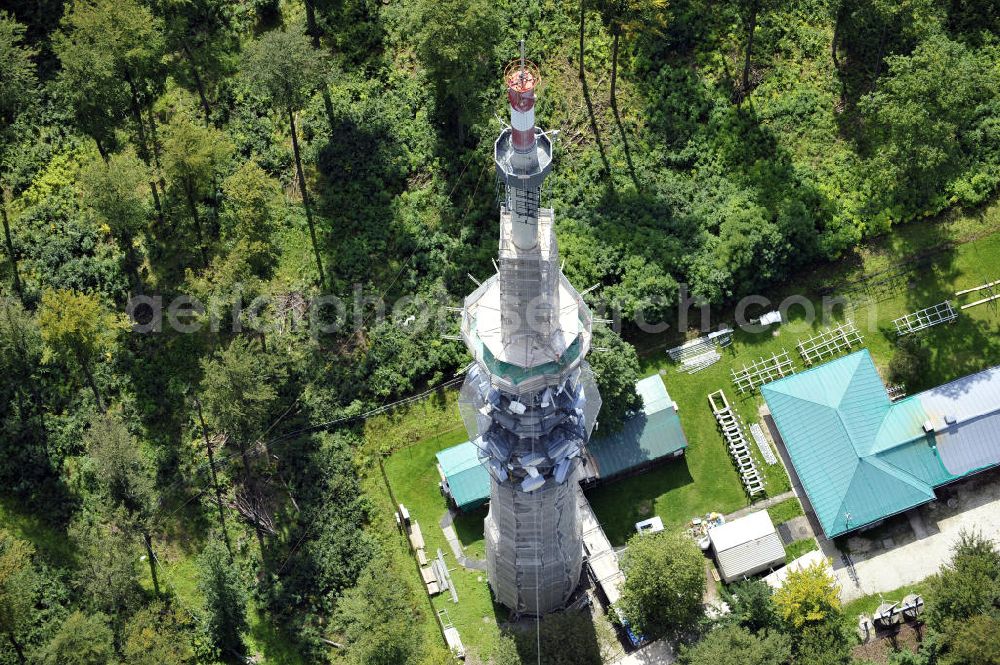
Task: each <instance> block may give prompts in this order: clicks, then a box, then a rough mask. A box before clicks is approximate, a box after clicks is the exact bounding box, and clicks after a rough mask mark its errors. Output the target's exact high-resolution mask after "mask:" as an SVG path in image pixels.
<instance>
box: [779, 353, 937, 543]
mask: <svg viewBox="0 0 1000 665" xmlns="http://www.w3.org/2000/svg"><path fill="white" fill-rule="evenodd" d="M761 393H762V394H763V396H764V399H765V401H766V402H767V404H768V407H769V408H770V410H771V415H772V417H773V418H774V422H775V424H777V426H778V430H779V431H780V432H781V437H782V439H783V440H784V443H785V448H786V449H787V450H788V454H789V456H790V457H791V460H792V464H793V465H794V467H795V471H796V473H797V474H798V476H799V480H801V481H802V486H803V487H804V488H805V490H806V494H808V495H809V501H810V503H811V504H812V507H813V510H815V512H816V516H817V518H818V519H819V521H820V524H822V526H823V531H824V532H825V533H826V535H827V537H830V538H833V537H834V536H838V535H840V534H842V533H846V532H848V531H852V530H854V529H857V528H858V527H861V526H864V525H865V524H870V523H872V522H876V521H878V520H880V519H883V518H885V517H889V516H890V515H894V514H896V513H899V512H902V511H904V510H908V509H909V508H913V507H914V506H918V505H920V504H922V503H926V502H927V501H930V500H932V499H934V489H933V488H934V487H936V486H938V485H941V484H943V483H946V482H950V481H952V480H954V479H955V478H956V476H953V475H952V474H950V473H948V471H947V470H946V469H945V468H944V465H943V464H942V463H941V460H940V458H939V456H938V454H937V450H936V448H935V447H934V437H933V435H932V434H930V435H929V434H926V433H925V432H924V431H923V423H924V421H925V420H926V419H927V415H926V413H925V411H924V409H923V407H922V406H921V404H920V401H919V399H916V398H915V397H910V398H907V399H904V400H901V401H899V402H896V403H893V402H892V401H891V400H890V399H889V396H888V394H887V393H886V391H885V387H884V386H883V385H882V380H881V378H880V377H879V374H878V371H877V370H876V369H875V363H874V362H872V358H871V355H870V354H869V353H868V350H867V349H864V350H861V351H858V352H856V353H852V354H850V355H848V356H845V357H843V358H839V359H837V360H833V361H831V362H828V363H825V364H823V365H820V366H818V367H815V368H813V369H810V370H807V371H805V372H802V373H801V374H794V375H792V376H788V377H785V378H783V379H779V380H777V381H774V382H773V383H769V384H767V385H765V386H763V387H762V388H761Z"/></svg>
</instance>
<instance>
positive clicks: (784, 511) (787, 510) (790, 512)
mask: <svg viewBox="0 0 1000 665" xmlns="http://www.w3.org/2000/svg"><path fill="white" fill-rule="evenodd" d="M767 514H768V515H770V516H771V521H772V522H773V523H774V526H778V525H779V524H784V523H785V522H788V521H789V520H793V519H795V518H796V517H799V516H800V515H805V513H804V512H803V511H802V504H801V503H799V500H798V499H785V500H784V501H782V502H781V503H776V504H774V505H773V506H771V507H770V508H768V509H767Z"/></svg>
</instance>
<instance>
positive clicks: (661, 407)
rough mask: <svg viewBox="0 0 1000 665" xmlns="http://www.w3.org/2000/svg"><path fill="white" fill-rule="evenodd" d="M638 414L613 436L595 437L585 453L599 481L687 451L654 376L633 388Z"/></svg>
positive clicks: (671, 407)
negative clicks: (640, 406)
mask: <svg viewBox="0 0 1000 665" xmlns="http://www.w3.org/2000/svg"><path fill="white" fill-rule="evenodd" d="M635 389H636V392H637V393H639V396H640V397H642V401H643V409H642V412H640V413H638V414H636V415H634V416H632V417H631V418H628V419H627V420H626V421H625V422H624V423H623V425H622V428H621V429H620V430H618V431H617V432H612V433H609V434H601V435H598V436H595V437H594V438H593V439H592V440H591V442H590V444H589V445H588V446H587V450H588V451H589V453H590V456H591V458H592V459H593V460H594V461H595V462H596V463H597V473H598V475H599V476H600V477H601V478H610V477H611V476H615V475H618V474H620V473H624V472H626V471H628V470H630V469H634V468H635V467H638V466H642V465H644V464H647V463H649V462H652V461H653V460H656V459H660V458H662V457H668V456H670V455H673V454H674V453H676V452H677V451H679V450H683V449H684V448H687V438H686V437H685V436H684V430H683V429H682V428H681V420H680V418H679V417H678V416H677V412H676V411H675V410H674V403H673V401H672V400H671V399H670V395H668V394H667V388H666V386H664V385H663V379H662V378H660V376H659V375H658V374H654V375H653V376H649V377H646V378H645V379H642V380H641V381H639V382H638V383H636V384H635Z"/></svg>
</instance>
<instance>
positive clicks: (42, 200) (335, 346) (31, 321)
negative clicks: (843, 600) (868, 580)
mask: <svg viewBox="0 0 1000 665" xmlns="http://www.w3.org/2000/svg"><path fill="white" fill-rule="evenodd" d="M998 16H1000V8H998V7H997V4H996V2H995V1H994V0H961V1H959V0H955V1H951V0H948V1H945V0H910V1H908V2H903V3H899V2H890V1H887V0H885V1H883V0H878V1H875V2H870V1H863V0H785V1H779V0H769V1H768V2H735V1H729V0H727V1H724V2H708V1H707V0H677V1H676V2H669V3H667V2H661V1H660V0H645V1H641V0H627V1H626V0H614V1H608V2H603V1H601V2H598V1H595V2H589V1H587V2H583V3H579V2H568V1H564V0H546V1H545V2H541V1H539V0H529V1H528V2H517V3H515V2H510V1H509V0H501V1H499V2H489V1H486V0H473V1H469V2H458V1H455V0H446V1H443V2H436V1H433V0H389V1H387V2H375V1H373V0H343V1H342V2H317V1H315V0H305V1H304V2H298V0H282V1H278V0H253V1H249V2H223V1H221V0H184V1H183V2H182V1H178V0H37V1H36V0H33V1H32V2H28V1H27V0H10V1H9V2H5V3H4V5H3V9H0V222H2V227H3V238H2V239H0V242H2V250H3V251H2V252H0V254H2V262H0V370H2V372H3V376H4V377H5V379H4V381H3V382H2V383H0V460H2V461H0V508H2V510H0V514H2V515H7V514H10V515H12V516H14V517H12V518H11V519H10V522H11V524H10V525H7V524H6V523H5V524H4V525H3V526H5V527H7V526H10V527H11V528H10V529H7V530H4V531H0V629H2V632H3V633H4V634H5V635H6V639H4V640H2V641H0V663H4V664H6V663H24V662H42V663H45V662H60V663H63V662H81V663H82V662H102V663H104V662H122V663H129V664H133V663H134V664H137V665H138V664H145V663H152V662H156V663H171V664H172V663H192V662H198V663H212V662H217V661H227V662H235V661H237V660H238V659H240V658H243V657H254V656H257V655H259V654H260V653H261V652H263V651H267V650H268V649H273V648H275V646H274V645H281V648H282V649H285V651H283V652H282V654H283V655H282V656H274V658H275V659H279V658H284V659H286V660H288V661H289V662H296V659H300V658H301V659H305V660H307V661H309V662H323V661H345V662H354V663H393V664H394V665H407V664H416V663H423V664H426V665H430V664H431V663H434V664H435V665H437V663H440V662H441V661H442V659H443V658H444V657H443V656H442V653H441V645H440V644H439V640H438V639H437V638H436V637H435V636H428V635H424V634H414V632H413V631H412V630H411V629H410V628H411V626H412V625H413V624H419V625H423V624H422V623H421V621H422V620H425V619H427V618H428V616H429V609H428V607H427V604H426V602H425V601H424V600H423V599H422V597H421V593H422V592H421V590H420V589H419V587H418V586H417V585H416V584H415V582H414V581H413V580H411V579H410V578H411V577H413V575H412V574H411V573H412V570H410V569H409V567H408V566H409V562H405V561H398V560H396V559H397V558H398V557H397V554H398V552H396V550H395V548H394V547H393V546H392V545H391V544H388V543H387V542H386V541H385V535H384V534H385V532H386V531H387V529H385V528H380V526H379V525H380V524H382V523H381V522H380V520H385V519H387V516H386V515H385V514H380V513H385V512H386V511H384V510H381V509H376V505H377V504H376V502H375V500H374V497H372V496H368V495H366V493H365V492H366V489H365V488H366V485H365V481H366V479H371V478H373V477H375V476H374V474H377V472H378V471H377V467H376V466H375V461H376V455H377V454H381V453H383V452H385V451H386V450H387V448H388V447H390V444H389V443H386V442H376V443H375V444H374V445H372V443H371V442H367V441H365V440H364V439H363V438H362V437H361V436H360V428H359V425H360V423H361V416H362V415H363V414H364V413H366V412H367V411H369V410H372V409H376V408H378V407H381V406H383V405H387V404H390V403H392V402H394V401H396V400H399V399H401V398H404V397H407V396H409V395H411V394H413V393H415V392H420V391H422V390H426V389H428V388H432V387H435V386H439V385H441V384H442V383H444V382H446V381H449V380H450V379H452V378H453V377H454V376H455V374H456V373H457V372H459V371H460V370H461V369H462V367H463V366H464V365H465V364H466V363H467V362H468V359H467V356H466V353H465V351H464V349H463V348H462V347H461V345H460V344H459V343H458V342H456V341H454V340H453V339H451V337H452V336H453V335H454V333H455V332H456V330H457V326H458V322H457V320H456V317H455V316H454V315H453V314H452V313H450V312H449V311H448V310H447V309H446V306H447V305H456V304H458V302H459V299H460V298H461V297H462V296H463V295H464V294H465V293H466V292H467V291H468V290H469V289H470V282H469V281H468V278H467V275H470V274H471V275H472V276H474V277H476V278H481V277H483V276H486V275H489V274H490V273H491V272H492V271H493V267H492V264H491V258H492V257H493V256H494V255H495V252H496V242H497V240H496V235H497V224H496V208H495V200H494V191H493V189H494V188H493V185H492V180H493V176H492V169H493V163H492V155H491V150H492V141H493V138H494V136H495V133H496V130H497V125H496V123H495V121H494V120H493V116H494V114H495V113H500V114H503V113H504V110H505V101H504V97H503V95H502V90H501V89H500V86H499V85H498V79H499V74H500V72H501V71H502V70H503V66H504V63H505V62H506V61H508V60H509V59H511V58H512V57H514V56H515V54H516V53H517V43H518V41H519V40H520V39H521V38H522V37H523V38H526V40H527V45H528V51H529V55H530V57H532V58H533V59H535V60H537V61H538V64H539V65H540V67H541V71H542V72H543V79H544V85H543V87H542V89H541V91H540V96H539V103H538V109H537V110H538V117H539V121H540V124H541V125H542V126H544V127H546V128H559V129H561V130H562V132H561V135H560V138H559V139H558V140H557V141H556V144H555V145H556V158H555V159H556V163H555V164H554V168H553V172H552V175H551V176H550V178H549V179H548V180H547V183H546V190H545V192H544V199H545V200H544V203H545V204H546V205H552V206H553V207H554V208H555V209H556V219H557V233H558V237H559V242H560V250H561V252H562V255H563V258H564V259H565V271H566V274H567V276H568V277H569V279H570V280H571V281H572V282H573V283H574V284H575V285H576V286H577V287H578V288H580V289H589V287H591V286H596V287H599V288H595V289H594V290H592V291H588V292H587V296H586V298H587V300H588V302H589V304H590V305H591V307H592V309H593V310H594V312H595V314H596V315H597V316H598V317H600V318H607V319H611V320H615V322H616V323H619V322H620V323H621V324H622V330H623V332H624V334H625V336H626V338H627V337H628V336H629V335H630V334H633V333H635V331H636V330H637V329H638V328H639V327H640V326H643V327H644V326H649V325H653V326H657V325H659V324H661V323H663V322H665V321H666V322H669V321H670V318H671V317H670V312H671V309H672V307H673V306H674V305H675V304H676V303H677V301H678V297H679V292H680V291H679V289H680V287H681V285H685V286H684V288H685V289H686V293H689V294H694V295H697V296H701V297H704V298H707V299H709V300H710V301H711V302H712V303H715V304H719V303H722V302H724V301H726V300H728V299H732V298H735V297H737V296H740V295H743V294H746V293H748V292H750V291H752V290H755V289H760V288H764V287H766V286H768V285H771V284H774V283H775V282H777V281H778V280H781V279H783V278H785V277H787V276H788V275H789V274H790V273H791V271H794V270H796V269H798V268H800V267H802V266H805V265H812V264H815V263H816V262H820V261H824V260H831V259H834V258H837V257H839V256H841V255H843V254H844V253H846V252H849V251H851V250H852V249H853V248H854V247H855V246H856V245H857V244H858V243H859V242H861V241H862V240H864V239H867V238H870V237H872V236H874V235H876V234H879V233H882V232H884V231H886V230H887V229H888V228H889V227H890V226H891V225H893V224H899V223H904V222H906V221H908V220H912V219H916V218H921V217H926V216H929V215H934V214H937V213H939V212H942V211H944V210H945V209H947V208H949V207H954V206H976V205H980V204H981V203H983V202H984V201H987V200H988V199H990V198H991V197H993V196H994V195H995V193H996V190H997V187H998V185H1000V82H998V81H1000V79H998V77H997V76H996V72H997V68H998V64H1000V46H998V40H997V34H998V30H1000V20H998V19H997V17H998ZM602 325H603V324H602ZM130 326H135V327H134V329H133V330H131V331H130V330H129V327H130ZM612 327H614V326H612ZM595 346H598V347H601V348H602V349H607V350H603V351H597V352H595V353H594V354H593V355H592V357H591V359H592V361H593V366H594V369H595V372H596V374H597V376H598V379H599V381H600V384H601V388H602V390H603V394H604V400H605V411H604V413H603V414H602V417H601V418H602V427H606V428H614V427H615V426H617V424H618V423H620V421H621V418H622V417H624V415H625V414H627V413H628V412H629V411H630V410H632V409H635V408H636V407H637V406H638V402H637V401H636V399H637V398H636V396H635V394H634V392H633V391H632V390H631V386H632V384H633V382H634V379H635V378H636V377H637V376H638V372H639V365H638V362H637V360H636V357H635V353H634V350H633V349H632V348H631V347H630V346H629V345H628V344H626V343H625V342H623V341H622V340H621V339H620V338H618V337H617V336H616V335H614V334H612V333H611V332H609V331H608V330H606V329H603V328H602V329H600V330H598V331H597V334H596V336H595ZM911 351H912V352H911V353H910V355H909V356H908V358H904V359H903V360H901V361H899V363H897V364H898V366H896V367H894V368H893V374H894V376H898V377H899V380H900V381H907V382H909V381H910V377H912V375H913V374H914V372H915V369H914V368H915V367H917V366H919V362H920V358H921V349H919V348H914V349H912V350H911ZM319 424H323V425H322V426H319V427H313V426H315V425H319ZM25 525H27V526H25ZM14 527H17V528H16V529H15V528H14ZM389 530H391V527H390V528H389ZM643 542H644V543H645V542H650V543H651V542H654V540H653V539H650V540H648V541H643ZM671 547H672V548H673V549H675V550H677V551H676V554H677V556H678V557H680V558H678V559H677V560H676V561H674V562H669V561H662V560H660V559H657V558H655V557H653V556H652V553H650V557H649V560H648V564H649V568H650V570H651V571H652V572H651V574H653V573H655V571H656V570H658V566H674V565H680V563H681V562H684V563H685V565H686V567H685V568H684V571H683V572H684V573H685V574H684V575H683V576H681V577H676V578H670V579H665V578H662V577H657V576H655V575H654V577H652V578H650V579H648V580H647V582H649V583H648V584H647V586H646V587H644V588H637V589H633V590H632V591H629V592H627V593H626V599H630V598H631V599H632V600H631V601H629V602H631V603H632V606H631V608H630V610H629V612H628V613H629V614H630V615H631V616H633V617H634V618H635V625H636V626H639V625H641V626H642V627H643V628H645V629H647V630H649V631H650V633H651V634H655V633H660V632H675V631H677V630H679V629H681V628H687V627H690V626H691V625H692V624H694V623H696V619H697V616H698V614H699V612H698V608H697V607H696V606H695V603H694V598H695V596H696V595H697V594H696V591H697V588H698V587H699V584H704V577H703V576H700V577H697V579H696V576H695V575H694V563H695V557H694V556H693V555H691V552H690V548H686V549H684V548H682V547H681V545H680V543H679V541H678V543H674V544H673V545H671ZM641 550H642V547H641V546H640V547H637V548H636V554H635V556H634V557H632V560H633V562H634V563H635V565H637V566H639V567H640V568H641V567H642V566H641V565H640V563H639V562H641V561H642V557H640V553H641ZM963 551H964V550H963ZM695 554H696V553H695ZM689 555H691V556H689ZM699 556H700V555H699ZM977 556H979V555H977ZM976 560H977V561H979V559H976ZM960 563H961V562H960V561H959V560H956V564H955V566H956V570H958V569H959V568H961V575H963V576H965V575H966V574H968V575H972V576H978V577H976V579H977V580H979V582H977V584H976V586H975V587H974V588H972V589H965V588H964V587H962V586H961V585H955V586H954V590H955V594H958V593H959V591H961V593H962V594H968V597H966V596H965V595H955V594H953V596H951V600H948V601H947V602H948V604H947V605H946V604H945V600H944V599H945V598H948V597H949V596H948V595H947V594H945V593H942V595H941V598H942V599H943V600H942V601H941V604H940V605H938V606H937V607H938V608H939V609H934V610H933V612H940V613H945V612H952V613H954V612H959V611H961V612H973V613H974V610H975V609H976V608H980V609H981V608H982V607H983V606H984V604H985V603H986V600H985V596H983V594H984V593H987V592H986V591H984V589H988V588H991V587H988V586H986V580H988V579H992V577H990V576H991V575H992V572H990V570H988V569H982V570H980V569H979V568H977V567H976V566H978V565H980V564H976V566H973V567H972V568H968V569H967V568H966V567H965V564H964V563H962V564H961V566H960ZM698 573H699V575H701V569H700V568H699V570H698ZM947 574H948V573H942V576H945V575H947ZM656 575H659V574H658V573H657V574H656ZM386 579H391V580H392V583H389V584H387V583H385V580H386ZM699 580H700V581H699ZM397 582H398V583H397ZM679 583H682V586H683V589H682V590H683V592H684V596H685V598H687V599H688V600H690V601H691V602H685V603H665V602H662V601H663V594H664V593H666V592H671V591H675V590H676V589H675V588H674V587H675V586H676V585H677V584H679ZM963 589H964V590H963ZM973 591H975V592H976V593H973ZM977 594H978V595H977ZM647 596H648V597H649V598H650V599H652V600H651V601H650V602H651V603H652V604H650V605H649V607H645V606H646V605H647V602H646V598H647ZM735 597H736V598H737V599H738V600H736V602H735V604H734V608H736V610H737V616H738V617H740V618H739V619H738V622H737V624H738V628H732V629H731V630H730V631H729V633H727V634H731V637H732V639H733V640H738V641H739V642H740V644H743V645H744V646H745V647H746V649H747V650H748V651H750V652H753V653H757V652H759V651H760V652H766V653H774V654H778V655H781V654H783V653H784V651H783V649H785V646H786V643H785V642H784V641H782V640H780V639H778V638H773V637H771V636H770V635H769V634H767V631H769V630H771V631H778V630H784V631H785V632H787V633H788V635H789V639H788V641H787V645H788V646H789V648H790V649H791V650H792V657H793V658H797V659H799V661H801V662H837V659H840V658H841V656H842V654H843V649H841V648H840V647H839V646H836V645H839V644H841V642H840V641H839V640H840V638H841V637H842V635H840V634H839V633H838V632H837V631H835V630H834V629H833V628H832V627H831V626H832V625H833V623H835V622H833V621H831V620H826V619H824V620H821V621H818V620H815V616H816V614H817V613H821V614H823V615H824V617H829V616H834V615H836V611H835V610H834V609H832V607H825V606H823V607H820V606H816V608H813V610H810V611H809V612H807V613H806V614H805V615H801V613H800V612H799V611H798V610H795V611H793V610H790V609H788V607H791V606H790V605H789V606H788V607H786V605H783V604H782V602H783V601H782V602H778V603H777V604H776V607H777V608H778V609H774V608H772V609H774V612H773V613H769V612H770V611H769V610H768V609H767V608H768V603H771V602H774V601H772V599H771V598H770V597H765V596H764V595H763V594H762V593H761V592H760V590H756V591H752V590H749V589H746V590H744V591H742V592H741V593H736V596H735ZM657 598H659V600H658V601H657V600H656V599H657ZM810 598H812V596H808V595H807V596H804V597H803V598H802V599H798V600H795V603H799V604H800V605H801V603H805V602H806V600H808V599H810ZM779 600H780V599H779ZM814 600H815V599H814ZM653 601H656V602H653ZM809 602H812V600H809ZM817 602H818V601H817ZM626 604H627V603H626ZM810 607H811V606H810ZM963 608H964V609H963ZM970 608H971V609H970ZM779 610H780V612H779ZM980 613H981V612H980ZM987 614H988V615H989V616H987V617H986V618H981V619H976V620H975V621H971V622H964V623H962V624H961V626H960V628H959V627H956V628H955V629H954V630H955V631H966V633H958V632H949V629H948V628H947V627H946V626H945V623H944V619H942V620H941V622H942V623H941V627H940V632H941V635H942V636H941V637H940V640H941V641H940V642H939V643H940V653H941V654H943V656H942V657H946V658H951V659H952V661H954V662H958V661H956V660H955V659H960V658H966V659H975V658H981V657H988V656H981V655H977V654H971V655H961V652H960V651H959V649H960V648H962V647H961V646H960V645H961V644H964V643H971V642H973V641H975V640H977V639H979V637H980V636H988V635H991V634H992V635H995V634H996V632H995V631H993V625H994V624H993V623H991V621H993V619H995V618H996V617H994V616H993V614H991V613H987ZM935 616H936V615H935ZM776 617H777V618H776ZM786 620H787V622H788V625H791V626H792V628H793V629H794V630H793V629H789V628H788V626H787V625H786ZM776 622H777V623H776ZM778 624H780V625H778ZM549 625H550V626H553V628H552V629H551V630H553V631H555V632H558V630H563V629H564V628H565V629H566V630H570V629H571V627H569V626H564V627H560V626H559V624H558V621H553V622H552V623H550V624H549ZM957 625H958V624H956V626H957ZM376 627H377V628H378V629H377V630H376ZM949 636H950V637H949ZM723 637H725V634H723V636H722V637H719V636H713V637H712V640H713V642H710V643H709V644H708V645H706V646H705V647H703V648H704V649H710V648H712V644H713V643H714V642H715V641H721V640H722V639H723ZM831 645H834V646H831ZM515 646H517V647H518V648H517V649H516V650H517V651H518V652H519V654H520V656H525V654H527V655H528V656H531V657H537V656H538V654H532V652H531V646H530V645H515ZM949 654H950V655H949ZM956 654H957V655H956ZM554 657H555V656H553V658H554ZM268 658H271V656H270V654H269V655H268ZM580 658H581V659H582V658H584V656H580ZM810 658H812V659H815V660H809V659H810ZM831 659H832V660H831ZM279 662H280V661H279ZM553 662H556V661H554V660H553ZM579 662H584V661H583V660H580V661H579ZM765 662H766V661H765Z"/></svg>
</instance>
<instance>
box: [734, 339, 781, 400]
mask: <svg viewBox="0 0 1000 665" xmlns="http://www.w3.org/2000/svg"><path fill="white" fill-rule="evenodd" d="M731 371H732V375H733V385H735V386H736V390H737V391H738V392H739V393H740V394H741V395H742V394H745V393H752V392H754V391H755V390H757V388H759V387H761V386H762V385H764V384H765V383H770V382H771V381H774V380H776V379H780V378H782V377H785V376H788V375H789V374H794V373H795V367H794V366H793V365H792V359H791V357H790V356H789V355H788V351H786V350H785V349H782V350H781V353H777V352H775V353H773V354H771V357H770V358H763V357H762V358H761V359H760V360H754V361H753V362H751V363H750V364H749V365H746V364H744V365H743V368H742V369H739V370H735V369H734V370H731Z"/></svg>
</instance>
